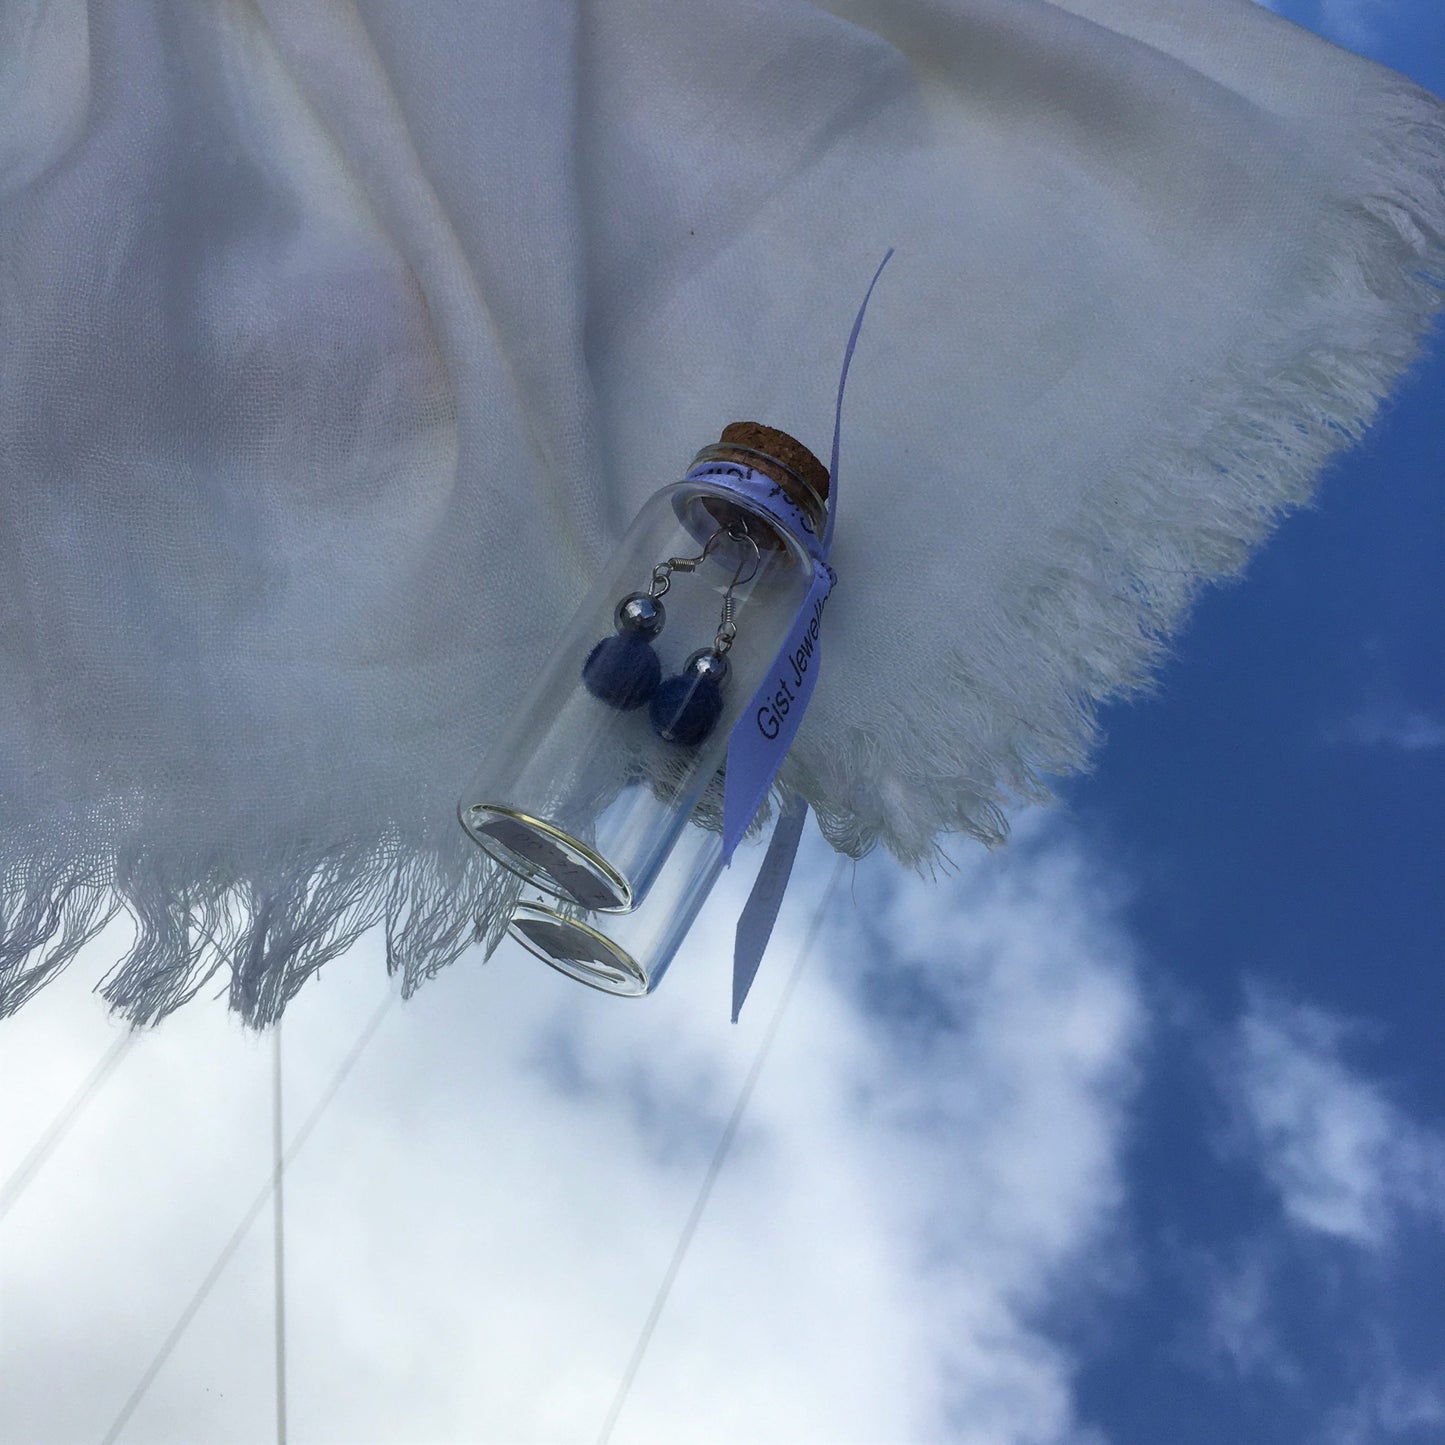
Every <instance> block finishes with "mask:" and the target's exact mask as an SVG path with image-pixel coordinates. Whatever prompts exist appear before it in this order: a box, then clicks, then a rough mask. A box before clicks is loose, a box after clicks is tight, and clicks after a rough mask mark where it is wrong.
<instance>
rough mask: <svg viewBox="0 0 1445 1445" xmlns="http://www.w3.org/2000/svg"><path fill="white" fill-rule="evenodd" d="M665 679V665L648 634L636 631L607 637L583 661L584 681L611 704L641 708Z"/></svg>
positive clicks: (611, 705)
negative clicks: (663, 666)
mask: <svg viewBox="0 0 1445 1445" xmlns="http://www.w3.org/2000/svg"><path fill="white" fill-rule="evenodd" d="M661 681H662V664H661V663H660V662H659V661H658V660H657V653H655V652H654V651H653V650H652V644H651V643H650V642H648V640H647V639H646V638H645V637H639V636H638V635H637V633H635V632H625V633H619V634H618V636H616V637H604V638H603V639H602V641H601V642H599V643H598V644H597V646H596V647H594V648H593V649H592V651H591V652H589V653H588V654H587V661H586V662H584V663H583V664H582V682H583V685H584V686H585V687H586V689H587V691H588V692H590V693H591V694H592V696H593V697H595V698H598V699H599V700H600V701H602V702H605V703H606V704H607V705H608V706H609V707H615V708H621V709H622V710H623V711H630V710H631V709H632V708H635V707H641V706H642V704H643V703H645V702H646V701H647V700H648V698H650V697H651V696H652V695H653V693H655V692H656V691H657V684H658V683H659V682H661Z"/></svg>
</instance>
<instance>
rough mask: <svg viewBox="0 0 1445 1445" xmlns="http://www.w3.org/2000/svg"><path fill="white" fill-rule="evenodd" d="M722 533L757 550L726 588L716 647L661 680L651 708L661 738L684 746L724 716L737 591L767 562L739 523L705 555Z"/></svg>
mask: <svg viewBox="0 0 1445 1445" xmlns="http://www.w3.org/2000/svg"><path fill="white" fill-rule="evenodd" d="M721 536H726V537H727V538H728V539H729V540H730V541H732V542H735V543H738V544H739V545H740V546H741V545H742V544H746V545H747V546H748V547H750V548H751V549H752V554H751V556H749V555H748V554H747V553H746V552H745V553H744V554H743V556H742V558H741V559H740V560H739V562H738V565H737V568H736V570H735V571H734V572H733V576H732V581H730V582H729V583H728V585H727V589H726V590H725V591H724V592H723V607H722V619H721V621H720V622H719V623H718V629H717V633H716V635H715V636H714V637H713V640H712V644H711V646H709V647H703V648H699V649H698V651H696V652H694V653H693V654H692V655H691V656H690V657H689V658H688V659H687V661H686V662H684V663H683V665H682V671H681V672H679V673H678V674H677V675H676V676H674V677H670V678H668V679H667V681H666V682H663V683H660V684H659V685H658V686H657V688H656V689H655V691H654V692H653V694H652V700H651V703H650V706H649V709H648V715H649V717H650V719H651V722H652V730H653V731H654V732H655V733H656V734H657V735H658V737H660V738H661V739H662V740H663V741H664V742H669V743H677V744H678V745H679V746H681V747H688V748H692V747H696V746H697V745H698V744H699V743H700V742H702V741H703V740H704V739H705V738H706V737H707V736H708V735H709V734H710V733H711V732H712V730H713V729H714V728H715V727H716V726H717V721H718V718H719V717H721V716H722V710H723V695H722V685H723V682H724V681H725V680H726V678H727V675H728V672H729V671H730V670H731V669H730V666H729V663H728V656H727V655H728V653H729V651H730V650H731V649H732V645H733V642H734V640H735V639H736V638H737V635H738V628H737V622H736V620H735V618H734V612H735V610H736V607H737V598H736V597H735V595H734V594H735V593H736V591H737V589H738V588H739V587H742V586H745V585H746V584H747V583H749V582H751V581H752V580H753V578H754V577H756V576H757V575H758V568H759V566H760V565H761V564H762V553H761V552H760V551H759V550H758V544H757V542H755V541H754V540H753V538H752V537H750V536H749V535H748V533H747V532H746V531H745V530H743V529H742V528H739V527H738V526H737V525H736V524H734V526H732V527H729V528H727V529H725V531H718V532H714V533H713V535H712V536H711V537H709V538H708V545H707V547H706V548H705V549H704V551H703V556H706V555H707V553H708V552H709V551H711V549H712V546H713V544H714V542H715V541H716V540H717V539H718V538H719V537H721ZM744 572H746V573H747V575H746V576H744V575H743V574H744Z"/></svg>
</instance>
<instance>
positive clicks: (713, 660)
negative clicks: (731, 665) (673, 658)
mask: <svg viewBox="0 0 1445 1445" xmlns="http://www.w3.org/2000/svg"><path fill="white" fill-rule="evenodd" d="M682 670H683V672H684V673H685V674H687V675H688V676H690V677H706V678H711V679H712V681H713V682H718V683H720V682H721V681H722V680H723V679H724V678H725V677H726V676H727V675H728V670H729V669H728V660H727V658H725V657H724V656H723V655H722V653H720V652H714V651H713V650H712V648H710V647H704V648H701V649H699V650H698V651H697V652H694V653H693V654H692V656H691V657H689V658H688V660H687V661H686V662H684V663H683V665H682Z"/></svg>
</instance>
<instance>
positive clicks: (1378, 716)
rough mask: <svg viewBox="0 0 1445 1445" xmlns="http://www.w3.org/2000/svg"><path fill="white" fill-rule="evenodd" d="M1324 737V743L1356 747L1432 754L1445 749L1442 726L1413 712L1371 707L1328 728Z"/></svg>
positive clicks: (1404, 708) (1437, 721)
mask: <svg viewBox="0 0 1445 1445" xmlns="http://www.w3.org/2000/svg"><path fill="white" fill-rule="evenodd" d="M1325 737H1326V741H1327V742H1331V743H1348V744H1354V745H1355V746H1357V747H1367V748H1395V749H1397V750H1398V751H1400V752H1404V753H1419V752H1431V751H1433V750H1434V749H1436V748H1441V747H1445V723H1442V722H1440V721H1439V720H1438V719H1436V718H1432V717H1430V716H1429V715H1428V714H1427V713H1423V712H1420V711H1418V710H1417V709H1415V708H1407V707H1402V706H1394V707H1383V706H1380V707H1371V708H1367V709H1366V710H1365V711H1363V712H1360V713H1357V714H1356V715H1355V716H1354V717H1352V718H1348V719H1347V720H1346V721H1345V722H1344V723H1342V724H1340V725H1339V726H1338V727H1334V728H1331V729H1330V730H1329V731H1328V732H1327V733H1326V735H1325Z"/></svg>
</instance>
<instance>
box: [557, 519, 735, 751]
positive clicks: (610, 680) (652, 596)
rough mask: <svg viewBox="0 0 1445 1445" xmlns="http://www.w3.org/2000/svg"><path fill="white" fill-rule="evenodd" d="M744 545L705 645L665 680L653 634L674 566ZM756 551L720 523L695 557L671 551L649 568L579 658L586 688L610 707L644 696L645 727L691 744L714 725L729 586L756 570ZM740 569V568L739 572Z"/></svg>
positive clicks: (729, 615) (694, 565)
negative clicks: (647, 578)
mask: <svg viewBox="0 0 1445 1445" xmlns="http://www.w3.org/2000/svg"><path fill="white" fill-rule="evenodd" d="M724 539H726V540H728V541H731V542H733V543H734V544H735V545H737V546H738V547H740V548H742V547H748V548H751V549H752V550H751V555H749V554H748V553H747V552H744V553H743V556H742V560H741V561H739V563H738V566H737V570H736V571H735V572H734V573H733V576H732V581H730V582H729V583H728V585H727V589H726V590H725V591H724V592H723V607H722V620H721V621H720V622H719V624H718V629H717V634H716V635H715V636H714V638H713V640H712V643H711V645H709V646H708V647H702V648H699V649H698V650H697V651H696V652H694V653H692V654H691V655H690V656H689V657H688V659H687V661H686V662H684V663H683V665H682V671H681V672H679V673H677V674H676V676H674V677H669V678H668V679H666V681H664V680H663V676H662V662H661V660H660V659H659V657H658V655H657V653H656V652H655V651H654V649H653V646H652V644H653V641H654V639H655V638H656V637H657V635H658V634H659V633H660V632H661V631H662V628H663V625H664V623H665V622H666V621H667V610H666V608H664V606H663V605H662V598H663V594H664V593H665V592H666V591H667V590H668V588H669V587H671V585H672V574H673V573H674V572H695V571H697V569H698V568H699V567H700V566H701V565H702V564H703V563H704V562H706V561H707V559H708V557H710V556H711V555H712V553H713V552H714V551H715V550H716V549H717V548H718V547H719V546H720V545H721V544H722V542H723V540H724ZM761 560H762V557H761V554H760V553H759V551H758V544H757V543H756V542H755V541H754V540H753V539H752V538H751V537H750V536H749V535H748V534H747V532H746V531H743V530H742V529H741V528H738V527H736V526H734V527H719V528H718V530H717V531H716V532H714V533H713V534H712V536H710V537H709V538H708V539H707V541H706V542H705V543H704V544H703V549H702V551H701V552H700V553H699V554H698V555H697V556H696V557H670V558H668V560H667V561H666V562H659V563H658V564H657V566H656V567H654V568H653V569H652V582H651V585H650V586H649V587H648V589H647V591H646V592H629V593H628V594H627V596H626V597H624V598H623V599H622V601H620V602H619V603H618V604H617V607H616V609H615V610H614V611H613V614H612V621H613V625H614V626H615V627H616V629H617V631H616V635H615V636H612V637H605V638H603V639H602V641H601V642H599V643H598V644H597V646H596V647H594V648H593V649H592V651H591V652H589V653H588V654H587V661H586V662H584V663H583V664H582V682H583V685H584V686H585V687H586V688H587V691H588V692H590V693H591V694H592V696H593V697H595V698H597V699H598V700H599V701H601V702H605V703H606V704H607V705H608V706H609V707H615V708H618V709H620V710H621V711H624V712H630V711H632V710H633V709H634V708H639V707H642V706H643V704H644V703H645V704H646V705H647V709H648V717H649V720H650V721H651V723H652V730H653V731H654V732H655V733H656V734H657V735H658V737H660V738H662V740H663V741H664V742H669V743H677V744H679V745H680V746H682V747H696V746H697V745H698V744H699V743H700V742H702V741H703V739H704V738H706V737H707V736H708V734H709V733H711V732H712V730H713V729H714V728H715V727H716V726H717V720H718V718H719V717H721V716H722V710H723V696H722V684H723V681H724V680H725V679H726V677H727V675H728V657H727V655H728V651H729V649H730V648H731V647H732V645H733V641H734V639H735V638H736V637H737V632H738V630H737V625H736V623H735V622H734V621H733V611H734V608H735V606H736V602H735V599H734V596H733V594H734V592H735V591H736V589H737V588H739V587H741V586H742V585H744V584H745V583H747V582H751V581H752V580H753V578H754V577H755V576H757V571H758V565H759V563H760V562H761ZM745 573H746V575H744V574H745Z"/></svg>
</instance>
